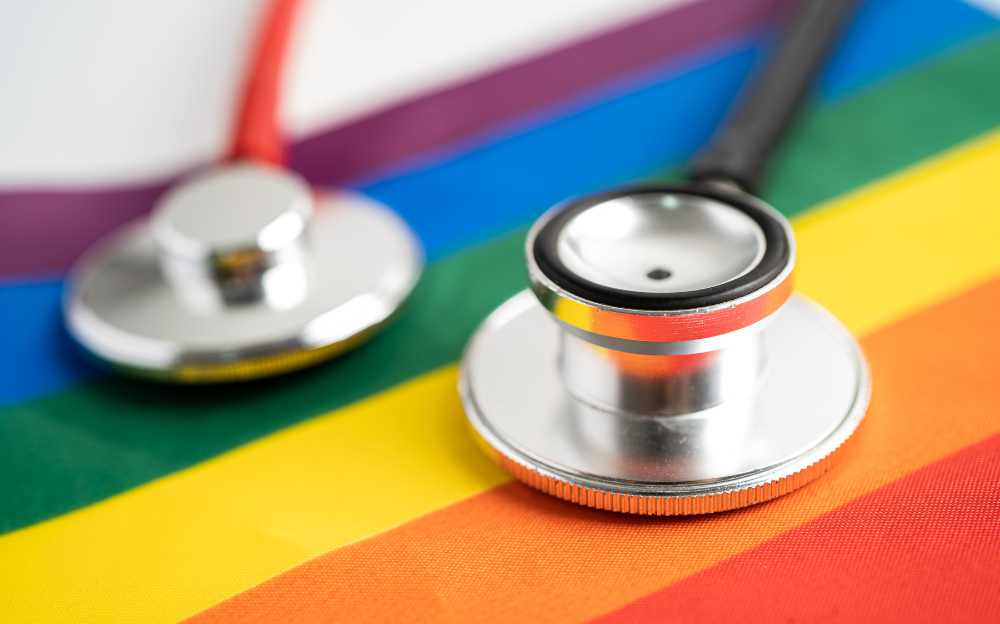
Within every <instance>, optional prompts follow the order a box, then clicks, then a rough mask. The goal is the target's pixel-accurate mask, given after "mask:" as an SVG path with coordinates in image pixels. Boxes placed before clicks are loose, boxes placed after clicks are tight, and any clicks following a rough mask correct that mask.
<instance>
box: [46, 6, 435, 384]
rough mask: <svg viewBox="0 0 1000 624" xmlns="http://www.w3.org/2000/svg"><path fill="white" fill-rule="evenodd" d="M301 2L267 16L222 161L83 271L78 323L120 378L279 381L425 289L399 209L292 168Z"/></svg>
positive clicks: (124, 232)
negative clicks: (287, 160) (291, 114)
mask: <svg viewBox="0 0 1000 624" xmlns="http://www.w3.org/2000/svg"><path fill="white" fill-rule="evenodd" d="M298 5H299V1H298V0H274V1H273V2H272V3H271V4H270V6H269V7H268V9H267V12H266V15H265V17H264V20H263V22H262V23H263V27H262V28H261V31H260V34H259V38H258V41H257V45H256V48H255V50H254V53H253V55H252V57H251V64H250V68H249V72H248V79H247V82H246V85H245V88H244V92H243V96H242V101H241V105H240V110H239V114H238V117H237V124H236V127H235V131H234V134H233V140H232V144H231V146H230V148H229V150H228V154H227V156H226V157H225V159H224V160H223V161H222V162H220V163H218V164H215V165H213V166H211V167H209V168H207V169H205V170H203V171H201V172H199V173H197V174H195V175H193V176H191V177H188V178H186V179H184V180H182V181H181V182H179V183H178V184H176V185H175V186H174V187H173V188H171V189H169V191H168V192H167V193H166V194H165V195H164V196H163V197H162V198H161V199H160V200H159V201H158V202H157V204H156V205H155V207H154V208H153V211H152V213H151V214H150V215H149V216H148V217H143V218H140V219H138V220H136V221H134V222H132V223H130V224H127V225H125V226H123V227H122V228H121V229H120V230H118V231H116V232H113V233H112V234H111V235H109V236H108V237H106V238H104V239H103V240H101V241H99V242H98V243H97V244H95V245H94V246H93V247H92V248H91V249H89V250H88V251H87V252H86V253H85V254H84V255H83V257H82V258H81V259H80V260H79V261H78V262H77V263H76V265H75V266H74V267H73V269H72V270H71V272H70V275H69V280H68V288H67V292H66V295H65V299H64V303H63V311H64V317H65V322H66V326H67V328H68V330H69V332H70V334H71V335H72V336H73V338H74V339H75V340H76V341H77V342H78V343H79V344H80V345H81V346H82V347H83V348H84V349H85V350H86V351H87V352H89V353H90V354H91V355H92V356H94V357H95V358H96V359H97V360H98V361H99V362H101V363H103V364H105V365H107V366H108V367H110V368H111V369H113V370H115V371H119V372H122V373H125V374H128V375H134V376H140V377H145V378H152V379H158V380H163V381H169V382H178V383H215V382H226V381H238V380H246V379H253V378H258V377H264V376H269V375H276V374H281V373H284V372H287V371H291V370H295V369H298V368H301V367H304V366H309V365H311V364H314V363H317V362H320V361H323V360H326V359H328V358H330V357H333V356H336V355H337V354H339V353H342V352H344V351H346V350H348V349H351V348H353V347H354V346H357V345H358V344H360V343H362V342H364V341H365V340H366V339H368V338H370V337H371V336H372V335H374V334H375V333H376V332H378V331H379V330H380V329H381V328H382V327H383V326H384V325H385V324H386V323H387V322H389V321H390V320H391V319H392V318H393V315H394V313H395V312H396V310H398V309H399V307H400V305H401V304H402V303H403V302H404V300H405V299H406V298H407V297H408V295H409V294H410V292H411V291H412V290H413V288H414V286H415V285H416V283H417V280H418V279H419V277H420V272H421V269H422V266H423V262H424V255H423V250H422V247H421V245H420V242H419V240H418V239H417V238H416V236H415V235H414V233H413V232H412V230H411V229H410V228H409V227H408V225H407V224H406V223H405V222H404V221H403V220H402V219H401V218H400V217H399V216H398V215H397V214H396V213H394V212H393V211H391V210H390V209H389V208H387V207H386V206H384V205H382V204H380V203H378V202H376V201H375V200H373V199H371V198H369V197H365V196H363V195H360V194H358V193H354V192H351V191H346V190H329V189H322V190H318V189H313V188H310V186H309V185H308V184H307V183H306V181H305V180H303V179H302V178H301V177H300V176H299V175H297V174H296V173H294V172H292V171H290V170H288V169H287V168H285V166H284V152H285V145H284V140H283V136H282V133H281V132H280V130H279V128H278V115H277V111H278V105H279V101H280V98H279V95H280V94H279V86H280V84H281V74H282V70H283V67H284V57H285V52H286V49H287V47H288V40H289V36H290V33H291V30H292V25H293V23H294V19H295V14H296V11H297V8H298Z"/></svg>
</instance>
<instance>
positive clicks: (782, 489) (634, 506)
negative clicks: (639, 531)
mask: <svg viewBox="0 0 1000 624" xmlns="http://www.w3.org/2000/svg"><path fill="white" fill-rule="evenodd" d="M859 424H860V423H859ZM469 429H471V430H472V432H473V433H474V435H475V439H476V441H477V442H478V443H479V446H480V447H481V448H483V450H485V451H487V454H488V455H489V456H490V457H491V458H492V459H493V460H494V461H495V462H496V463H497V464H499V466H500V467H501V468H503V469H504V470H505V471H507V472H508V473H510V475H511V476H513V477H514V478H515V479H517V480H518V481H520V482H521V483H524V484H525V485H528V486H530V487H532V488H534V489H536V490H538V491H540V492H544V493H546V494H549V495H551V496H554V497H556V498H559V499H562V500H564V501H567V502H570V503H576V504H578V505H580V506H582V507H590V508H592V509H603V510H605V511H614V512H618V513H626V514H635V515H642V516H694V515H701V514H709V513H718V512H722V511H731V510H733V509H740V508H742V507H749V506H751V505H756V504H758V503H763V502H766V501H769V500H773V499H775V498H778V497H779V496H784V495H785V494H788V493H789V492H794V491H795V490H797V489H799V488H801V487H803V486H805V485H808V484H809V483H811V482H813V481H815V480H816V479H818V478H819V477H821V476H823V475H824V474H826V473H827V472H828V471H829V470H830V469H831V468H833V467H834V466H835V465H836V464H837V463H838V462H839V461H840V459H841V458H842V457H843V455H844V450H845V448H846V447H847V446H848V445H849V443H850V442H851V441H852V440H853V439H854V437H855V436H854V434H855V433H856V432H857V428H855V429H854V431H852V432H851V434H850V435H849V436H848V437H847V439H845V440H844V441H843V442H842V443H841V444H840V445H839V446H837V448H835V449H834V450H833V451H831V452H830V453H828V454H826V455H825V456H823V457H821V458H820V459H818V460H816V461H815V462H813V463H812V464H810V465H808V466H806V467H805V468H802V469H800V470H797V471H795V472H793V473H792V474H790V475H786V476H784V477H781V478H778V479H773V480H771V481H768V482H765V483H761V484H758V485H755V486H751V487H746V488H736V489H733V490H730V491H727V492H720V493H713V494H691V495H682V496H656V495H642V494H626V493H623V492H614V491H608V490H601V489H597V488H588V487H586V486H583V485H578V484H576V483H572V482H569V481H565V480H563V479H560V478H559V477H555V476H552V475H547V474H543V473H542V472H541V471H540V470H538V469H537V468H532V467H529V466H526V465H524V464H522V463H520V462H518V461H517V460H515V459H512V458H510V457H508V456H507V455H505V454H504V453H503V452H501V451H500V450H498V449H497V448H495V447H494V446H493V445H491V444H490V443H489V442H488V441H487V440H486V439H485V438H483V437H482V435H480V434H479V432H478V431H476V430H475V428H474V427H472V426H471V425H470V427H469Z"/></svg>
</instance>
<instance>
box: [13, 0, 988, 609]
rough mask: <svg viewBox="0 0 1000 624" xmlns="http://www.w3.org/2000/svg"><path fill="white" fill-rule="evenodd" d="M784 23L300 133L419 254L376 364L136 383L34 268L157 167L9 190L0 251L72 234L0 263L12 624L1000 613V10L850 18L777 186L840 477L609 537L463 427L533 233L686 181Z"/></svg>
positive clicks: (886, 11)
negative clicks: (611, 198)
mask: <svg viewBox="0 0 1000 624" xmlns="http://www.w3.org/2000/svg"><path fill="white" fill-rule="evenodd" d="M783 6H785V4H783V3H782V2H778V1H776V0H775V1H772V0H753V1H752V2H746V3H733V2H731V0H693V1H692V2H688V3H682V4H680V5H677V6H672V7H671V8H670V9H669V10H667V11H665V12H662V13H660V14H657V15H654V16H651V17H650V18H649V19H647V20H644V21H642V22H640V23H636V24H632V25H629V26H626V27H624V28H621V29H619V30H616V31H613V32H609V33H602V34H600V35H598V36H596V37H594V38H592V39H590V40H587V41H582V42H574V43H572V44H571V45H564V46H563V47H561V48H559V49H555V50H551V51H549V52H547V53H545V54H542V55H540V56H537V57H535V58H532V59H528V60H526V61H524V62H523V63H521V64H518V65H516V66H512V67H506V68H501V69H500V70H498V71H495V72H492V73H489V74H487V75H482V76H474V77H472V78H470V79H468V80H466V81H464V82H462V83H461V84H459V85H455V86H453V87H451V88H449V89H446V90H443V91H442V90H437V91H433V92H429V93H427V94H425V95H424V96H421V97H420V98H417V99H415V100H413V101H411V102H406V103H403V104H401V105H400V106H399V107H397V108H394V109H392V110H383V111H372V112H371V114H370V115H369V116H367V117H365V118H363V119H359V120H357V121H356V122H354V123H352V124H347V125H346V126H343V127H341V128H336V129H332V130H331V131H330V132H328V133H325V134H321V135H319V136H313V137H307V138H305V139H303V140H302V141H299V142H297V143H296V144H294V145H292V146H291V152H290V153H291V163H292V166H293V167H297V168H298V169H299V170H301V171H303V172H305V173H307V174H308V175H309V176H310V177H311V178H312V179H313V180H318V181H322V182H337V183H343V182H345V181H348V182H351V183H353V184H355V186H357V187H358V188H360V189H361V190H363V191H365V192H367V193H369V194H370V195H372V196H374V197H376V198H377V199H380V200H382V201H384V202H386V203H387V204H389V205H390V206H392V207H394V208H395V209H397V210H398V211H399V212H400V214H401V215H402V216H403V217H404V218H406V219H407V220H408V221H409V222H410V223H411V224H412V225H413V227H414V229H415V230H416V231H417V232H418V234H419V235H420V237H421V239H422V240H423V242H424V244H425V246H426V248H427V249H428V252H429V257H430V259H431V263H430V264H429V266H428V267H427V270H426V273H425V275H424V277H423V278H422V280H421V283H420V285H419V286H418V288H417V290H416V292H415V294H414V297H413V299H412V301H411V302H410V303H409V304H408V306H407V307H406V309H405V310H404V312H403V314H402V315H401V317H400V318H399V320H398V322H397V323H396V324H394V325H393V326H392V327H390V328H389V329H388V330H387V331H385V332H384V333H383V334H381V335H380V336H379V337H377V338H376V339H375V340H373V341H372V342H371V343H369V344H367V345H365V346H364V347H363V348H360V349H358V350H357V351H355V352H352V353H350V354H347V355H346V356H345V357H342V358H340V359H338V360H336V361H333V362H330V363H328V364H324V365H322V366H318V367H316V368H314V369H311V370H307V371H302V372H299V373H295V374H291V375H287V376H284V377H280V378H276V379H269V380H262V381H258V382H253V383H249V384H239V385H233V386H220V387H198V388H183V387H182V388H177V387H168V386H159V385H153V384H148V383H142V382H136V381H130V380H126V379H118V378H113V377H110V376H107V375H106V374H103V373H100V372H99V371H97V370H96V369H94V368H93V367H91V366H89V365H87V364H86V363H85V361H83V360H82V359H80V357H79V354H78V353H76V351H74V348H73V347H72V345H70V344H69V340H68V338H67V337H66V336H65V333H64V330H63V329H62V328H61V327H60V325H59V322H58V314H59V313H58V305H59V301H58V294H59V292H60V289H61V283H60V278H59V275H58V274H55V275H53V274H49V275H47V276H43V277H39V276H38V273H37V271H39V270H53V269H54V270H63V269H65V268H66V267H67V266H68V265H69V263H70V262H71V261H72V260H73V259H74V258H75V257H76V255H78V253H79V252H80V251H81V250H82V249H83V248H84V247H86V245H88V244H90V243H91V242H92V241H93V240H94V239H96V238H97V237H98V236H100V235H101V234H102V233H103V232H106V231H108V230H110V229H111V228H113V227H114V226H116V225H118V224H119V223H121V222H123V221H124V220H126V219H127V218H131V217H135V216H140V215H142V214H144V213H145V212H146V211H147V210H148V209H149V207H150V206H151V205H152V202H153V201H154V200H155V198H156V197H157V196H158V195H159V194H160V193H161V192H162V190H163V189H164V188H165V185H164V184H163V182H162V181H161V182H157V183H155V184H150V185H147V186H142V185H137V186H135V187H133V188H108V189H94V190H89V191H86V192H66V191H58V190H42V191H30V192H28V191H23V190H21V191H3V190H0V219H2V220H3V221H2V224H3V225H4V226H7V225H10V226H11V227H10V228H5V227H0V230H4V229H7V231H8V232H13V231H17V232H23V233H37V232H45V231H46V230H45V227H44V224H45V222H46V221H59V222H61V220H62V219H63V217H64V216H65V215H71V217H72V218H71V219H69V220H68V221H66V224H68V225H67V226H66V227H63V228H55V229H53V230H52V236H53V238H52V239H51V241H50V247H52V249H51V250H50V251H47V250H44V249H42V248H41V247H40V246H39V245H38V244H36V243H34V242H31V241H33V240H35V239H33V238H32V236H35V234H30V235H28V234H24V235H23V236H21V235H18V236H17V237H15V238H17V240H15V241H13V243H14V244H13V245H12V246H6V245H5V243H0V265H2V266H0V274H3V275H5V276H7V278H6V281H5V282H3V283H2V284H0V302H2V303H4V304H5V305H2V306H0V318H2V319H3V321H4V322H3V323H0V328H3V329H0V346H2V347H3V348H4V349H5V357H4V358H0V562H3V565H0V621H4V622H8V621H10V622H133V621H148V622H178V621H182V620H187V619H190V620H191V621H196V622H245V621H251V622H253V621H260V622H335V621H379V622H386V621H428V622H437V621H455V622H472V621H553V622H587V621H595V620H596V621H602V620H603V621H614V622H619V621H620V622H642V621H657V622H660V621H729V620H732V621H741V622H757V621H761V622H763V621H767V622H775V621H780V622H792V621H794V622H813V621H816V622H820V621H873V622H874V621H878V622H883V621H886V622H894V621H900V622H902V621H907V622H909V621H935V622H938V621H946V622H952V621H953V622H985V621H993V620H996V619H997V615H996V614H997V613H1000V392H998V388H1000V365H998V364H997V362H1000V323H998V322H997V320H996V313H995V311H996V309H997V307H998V306H1000V245H998V244H997V240H998V238H1000V210H997V207H998V206H1000V176H998V175H997V173H996V172H997V171H1000V130H998V128H1000V72H997V71H996V67H997V66H998V64H1000V21H998V20H997V19H996V18H995V17H993V16H991V15H989V14H987V13H986V12H984V11H982V10H981V9H979V8H976V7H974V6H972V5H970V4H967V3H964V2H961V1H960V0H869V1H867V2H864V3H862V6H861V8H860V9H859V12H858V15H857V17H856V19H855V22H854V24H853V25H852V27H851V29H850V32H849V33H848V34H847V35H846V37H845V39H844V42H843V44H842V46H841V48H840V50H838V52H837V54H836V55H835V58H833V59H832V61H831V63H830V66H829V68H828V69H827V71H826V74H825V76H824V77H823V79H822V80H821V81H820V82H819V83H818V85H817V88H816V90H815V92H814V93H813V96H812V98H811V100H810V102H809V103H808V105H807V106H806V107H805V110H804V111H803V113H802V115H801V116H800V118H799V119H798V120H797V121H796V123H795V124H794V127H793V130H792V132H791V134H790V136H789V137H788V138H787V140H786V141H785V142H784V143H783V145H782V148H781V151H780V153H779V154H778V156H777V157H776V159H775V162H774V163H773V166H772V167H771V169H770V172H769V175H768V177H767V179H766V181H765V185H764V198H765V199H767V200H768V201H770V202H771V203H773V204H774V205H775V206H776V207H778V208H779V209H780V210H781V211H782V212H784V213H785V214H786V215H788V216H789V217H791V219H792V221H793V225H794V227H795V230H796V237H797V241H798V245H799V257H798V266H797V273H796V288H797V289H798V290H799V291H800V292H802V293H804V294H806V295H808V296H810V297H812V298H814V299H815V300H817V301H818V302H819V303H821V304H823V305H824V306H825V307H827V308H828V309H829V310H830V311H831V312H833V313H834V314H835V315H837V316H838V317H839V318H840V319H841V320H842V321H843V322H844V323H845V325H846V326H847V327H848V328H849V329H850V330H851V331H852V332H854V333H855V335H857V336H858V337H859V339H860V341H861V344H862V347H863V349H864V351H865V355H866V357H867V358H868V361H869V363H870V366H871V370H872V375H873V387H874V391H873V398H872V404H871V408H870V410H869V412H868V414H867V416H866V418H865V420H864V422H863V423H862V425H861V427H860V429H859V430H858V432H857V433H856V434H855V436H854V437H853V438H852V440H851V442H850V443H849V446H848V447H847V448H845V449H844V452H843V454H842V458H841V459H840V461H839V463H838V465H836V466H835V467H834V468H833V469H832V470H831V471H830V472H829V473H828V474H826V475H824V476H823V477H821V478H820V479H818V480H817V481H816V482H814V483H811V484H809V485H808V486H806V487H804V488H802V489H801V490H798V491H796V492H793V493H791V494H789V495H787V496H784V497H781V498H779V499H776V500H774V501H771V502H768V503H765V504H761V505H757V506H753V507H750V508H746V509H741V510H736V511H732V512H726V513H721V514H713V515H707V516H698V517H676V518H648V517H631V516H627V515H622V514H615V513H610V512H604V511H598V510H592V509H587V508H581V507H579V506H576V505H571V504H567V503H565V502H562V501H559V500H557V499H555V498H553V497H549V496H546V495H544V494H542V493H539V492H536V491H534V490H531V489H530V488H527V487H526V486H523V485H521V484H519V483H516V482H513V481H512V480H511V478H510V476H509V475H507V474H506V473H505V472H503V471H502V470H500V469H499V468H498V467H497V466H495V465H493V464H492V463H490V462H489V460H488V458H487V457H486V455H485V454H483V453H481V452H480V451H479V449H477V447H476V446H475V444H474V442H473V440H472V438H471V436H469V435H468V432H467V431H466V425H465V422H464V416H463V414H462V411H461V405H460V402H459V400H458V396H457V391H456V386H455V384H456V367H455V364H456V361H457V360H458V358H459V357H460V355H461V351H462V348H463V346H464V344H465V342H466V341H467V339H468V338H469V336H470V335H471V334H472V332H473V331H474V330H475V328H476V326H477V325H478V323H479V322H481V321H482V319H483V318H485V316H486V315H487V314H488V313H489V312H490V311H491V310H493V309H494V308H495V307H496V306H497V305H499V304H500V303H502V302H503V301H504V300H506V299H507V298H508V297H510V296H512V295H514V294H515V293H517V292H518V291H520V290H522V289H523V288H525V286H526V277H525V269H524V261H523V249H522V245H523V237H524V233H525V231H526V227H527V226H528V224H530V223H531V221H532V220H533V219H534V218H536V217H537V216H538V215H539V214H541V212H542V211H544V210H545V209H547V208H548V207H550V206H551V205H552V204H554V203H555V202H557V201H559V200H561V199H564V198H566V197H567V196H571V195H573V194H576V193H582V192H587V191H590V190H593V189H596V188H600V187H602V186H604V185H608V184H616V183H621V182H627V181H634V180H658V179H664V178H670V177H671V176H674V175H676V171H677V170H678V167H679V163H681V162H682V161H683V160H684V159H685V158H687V157H688V156H690V154H692V153H693V152H694V151H695V150H696V149H698V147H699V146H700V145H702V144H703V143H704V142H705V141H706V140H707V138H708V137H709V136H710V134H711V132H712V130H713V129H714V128H715V127H716V125H717V124H718V122H719V120H720V119H721V118H722V116H723V115H724V113H725V110H726V107H727V105H728V104H729V102H730V101H731V100H732V98H733V97H735V95H736V94H737V93H738V92H739V87H740V85H741V83H742V81H743V80H744V78H745V77H746V76H747V75H748V73H749V72H750V71H751V67H752V66H753V63H754V61H755V60H756V59H757V58H758V57H759V56H760V54H761V53H762V52H766V49H767V45H768V32H769V30H768V26H769V24H771V23H772V20H773V18H774V16H775V15H779V14H780V11H781V10H782V7H783ZM734 7H738V10H737V9H735V8H734ZM720 11H721V12H724V13H725V15H721V16H720V15H718V13H719V12H720ZM662 33H674V34H677V37H675V38H673V39H671V40H670V41H669V42H666V41H664V40H662V38H661V36H660V35H662ZM681 35H683V36H681ZM610 51H614V54H611V52H610ZM570 70H572V71H570ZM568 71H570V73H567V72H568ZM552 72H555V73H556V74H558V76H557V77H552V79H551V81H548V79H547V76H549V74H550V73H552ZM538 85H542V86H538ZM517 89H520V90H521V91H519V92H516V93H514V91H516V90H517ZM508 91H510V92H511V93H512V95H511V96H510V97H509V98H504V97H503V94H504V93H505V92H508ZM482 102H488V103H489V106H483V105H482ZM418 122H419V123H418ZM411 123H413V124H417V125H416V126H414V128H415V130H414V133H415V134H413V135H408V136H403V137H401V138H400V139H399V141H398V142H394V137H396V136H399V134H398V132H395V130H398V129H399V128H400V127H404V126H407V124H411ZM365 145H368V146H370V147H371V151H369V152H365V153H361V154H360V155H359V156H358V158H357V160H352V159H351V154H353V153H354V152H352V150H360V149H361V147H359V146H365ZM179 173H180V172H178V174H179ZM0 236H4V234H2V233H0ZM7 236H10V235H9V234H7ZM0 241H6V239H0ZM43 252H44V253H43Z"/></svg>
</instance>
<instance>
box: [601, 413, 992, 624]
mask: <svg viewBox="0 0 1000 624" xmlns="http://www.w3.org/2000/svg"><path fill="white" fill-rule="evenodd" d="M998 416H1000V415H998ZM692 547H695V548H696V547H697V546H696V545H692ZM650 556H655V553H650ZM595 621H596V622H601V623H604V624H611V623H613V622H629V623H633V624H634V623H636V622H665V621H670V622H734V623H736V622H738V623H740V624H748V623H753V622H834V621H836V622H880V623H885V622H1000V436H994V437H992V438H989V439H988V440H986V441H984V442H981V443H979V444H976V445H974V446H972V447H969V448H967V449H965V450H963V451H961V452H959V453H956V454H955V455H952V456H951V457H948V458H947V459H944V460H941V461H939V462H937V463H935V464H932V465H930V466H928V467H926V468H923V469H921V470H919V471H917V472H915V473H913V474H911V475H909V476H907V477H905V478H903V479H900V480H899V481H896V482H894V483H892V484H891V485H888V486H885V487H883V488H881V489H879V490H876V491H874V492H872V493H871V494H868V495H866V496H864V497H862V498H860V499H857V500H855V501H853V502H851V503H849V504H847V505H845V506H843V507H841V508H839V509H837V510H835V511H832V512H830V513H827V514H825V515H823V516H821V517H819V518H817V519H816V520H813V521H812V522H809V523H808V524H805V525H803V526H801V527H799V528H797V529H794V530H792V531H789V532H788V533H785V534H783V535H781V536H780V537H778V538H775V539H773V540H771V541H769V542H767V543H765V544H763V545H761V546H759V547H757V548H754V549H752V550H749V551H746V552H744V553H741V554H740V555H738V556H736V557H733V558H732V559H730V560H728V561H726V562H725V563H721V564H719V565H717V566H715V567H712V568H709V569H707V570H705V571H704V572H701V573H699V574H696V575H694V576H691V577H689V578H687V579H685V580H683V581H681V582H679V583H676V584H674V585H671V586H669V587H667V588H665V589H663V590H661V591H658V592H656V593H655V594H652V595H650V596H647V597H646V598H643V599H641V600H638V601H636V602H633V603H632V604H630V605H628V606H627V607H624V608H622V609H620V610H618V611H615V612H613V613H611V614H609V615H607V616H605V617H602V618H599V619H598V620H595Z"/></svg>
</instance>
